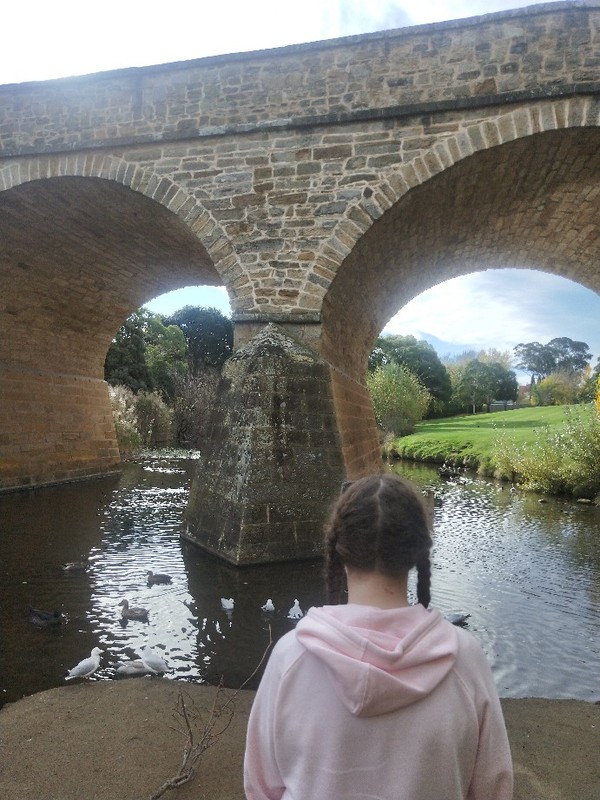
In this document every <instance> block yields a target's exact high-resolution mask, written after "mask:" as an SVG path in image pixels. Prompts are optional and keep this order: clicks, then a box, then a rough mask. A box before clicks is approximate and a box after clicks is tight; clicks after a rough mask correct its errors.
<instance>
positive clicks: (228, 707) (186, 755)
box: [149, 626, 273, 800]
mask: <svg viewBox="0 0 600 800" xmlns="http://www.w3.org/2000/svg"><path fill="white" fill-rule="evenodd" d="M272 643H273V638H272V634H271V626H269V642H268V644H267V646H266V648H265V652H264V653H263V655H262V658H261V659H260V661H259V662H258V664H257V666H256V667H255V669H254V670H253V671H252V673H251V674H250V675H249V676H248V677H247V678H246V680H245V681H244V682H243V683H242V685H241V686H240V687H239V688H238V689H236V690H235V691H234V692H232V693H231V694H229V696H227V695H228V693H227V690H226V689H225V687H224V686H223V681H222V680H221V682H220V683H219V686H218V688H217V693H216V694H215V697H214V700H213V704H212V706H211V709H210V712H209V715H208V720H207V721H206V723H205V724H204V725H202V727H200V728H199V729H198V724H197V723H198V722H199V723H200V724H201V723H202V715H201V713H200V712H197V711H195V709H194V703H193V701H191V700H190V699H189V698H188V702H189V706H188V705H186V701H185V698H184V694H183V691H182V690H181V688H180V689H179V692H178V695H177V705H176V708H175V712H174V713H175V715H176V716H177V717H178V720H179V723H180V727H179V728H173V730H175V731H176V732H177V733H180V734H181V735H182V736H184V737H185V745H184V748H183V754H182V758H181V764H180V766H179V769H178V770H177V772H176V773H175V775H173V777H171V778H169V779H168V780H167V781H165V782H164V783H163V785H162V786H160V787H159V788H158V789H157V790H156V791H155V792H154V794H152V795H151V796H150V798H149V800H159V798H160V797H162V796H163V795H164V794H166V793H167V792H169V791H171V789H176V788H177V787H178V786H182V785H183V784H184V783H188V781H190V780H191V779H192V778H193V777H194V775H195V773H196V770H197V768H198V764H199V762H200V759H201V758H202V756H203V754H204V753H205V752H206V751H207V750H208V749H209V747H212V746H213V745H214V744H216V743H217V741H218V739H219V737H220V736H222V735H223V734H224V733H225V731H226V730H227V728H228V727H229V725H230V724H231V720H232V719H233V715H234V713H235V699H236V697H237V696H238V694H239V693H240V692H241V691H242V690H243V689H244V687H245V686H247V685H248V683H249V682H250V681H251V680H252V678H254V676H255V675H256V673H257V672H258V671H259V669H260V668H261V666H262V665H263V663H264V661H265V659H266V657H267V653H268V652H269V649H270V647H271V645H272Z"/></svg>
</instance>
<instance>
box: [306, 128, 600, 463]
mask: <svg viewBox="0 0 600 800" xmlns="http://www.w3.org/2000/svg"><path fill="white" fill-rule="evenodd" d="M598 141H599V140H598V130H597V128H571V129H562V130H552V131H548V132H545V133H538V134H535V135H532V136H528V137H524V138H521V139H517V140H515V141H512V142H510V143H507V144H504V145H498V146H496V147H492V148H489V149H484V150H481V151H479V152H477V153H475V154H473V155H471V156H469V157H467V158H464V159H462V160H461V161H458V162H457V163H456V164H454V165H453V166H452V167H449V168H448V169H445V170H444V171H442V172H440V173H438V174H437V175H435V176H434V177H431V178H430V179H429V180H426V181H425V182H423V183H422V184H420V185H419V186H417V187H415V188H413V189H412V190H410V191H409V192H407V193H405V194H404V195H403V196H402V197H401V199H400V200H399V201H398V202H397V203H395V205H394V206H392V207H391V208H390V209H389V210H388V211H387V212H386V213H385V214H383V215H382V216H381V217H380V218H379V219H378V220H377V221H376V222H374V224H373V225H372V226H371V228H370V229H369V230H368V231H367V232H366V233H365V234H364V236H362V238H361V239H360V240H359V241H358V243H357V244H356V246H355V247H354V248H353V250H352V252H351V253H350V254H349V255H348V256H347V257H346V259H345V260H344V261H343V263H342V264H341V265H340V267H339V269H338V271H337V274H336V277H335V279H334V280H333V281H332V284H331V287H330V289H329V291H328V293H327V295H326V297H325V300H324V303H323V323H322V340H321V353H322V355H323V357H324V358H325V359H326V360H327V361H328V362H329V363H330V364H331V365H332V382H333V383H332V385H333V392H334V398H335V404H336V408H337V412H338V424H339V426H340V437H341V441H342V447H343V449H344V454H345V465H346V470H347V473H348V474H349V476H350V477H356V476H357V475H359V474H361V473H362V472H364V471H365V470H367V469H373V468H374V467H375V468H376V464H377V458H378V447H377V441H376V439H375V438H374V436H373V429H374V428H373V421H372V416H371V415H370V413H369V408H370V402H369V399H368V396H367V394H366V389H365V386H364V376H365V372H366V363H367V358H368V355H369V353H370V351H371V349H372V346H373V342H374V340H375V338H376V337H377V336H378V335H379V332H380V331H381V330H382V329H383V327H384V326H385V324H386V323H387V322H388V320H389V319H390V318H391V317H392V316H393V315H394V314H395V313H396V312H397V311H398V309H399V308H401V307H402V306H403V305H405V304H406V303H407V302H408V301H409V300H411V299H412V298H413V297H416V296H417V295H418V294H420V293H421V292H423V291H425V290H426V289H428V288H431V287H432V286H434V285H436V284H438V283H441V282H443V281H445V280H447V279H449V278H453V277H457V276H460V275H465V274H467V273H469V272H475V271H478V270H481V269H492V268H501V267H515V268H529V269H538V270H541V271H547V272H552V273H554V274H557V275H562V276H564V277H568V278H571V279H572V280H575V281H577V282H579V283H581V284H582V285H584V286H586V287H588V288H590V289H592V290H594V291H596V292H598V293H600V266H599V264H600V261H599V257H600V223H599V222H598V220H599V219H600V148H598Z"/></svg>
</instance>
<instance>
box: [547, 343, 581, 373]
mask: <svg viewBox="0 0 600 800" xmlns="http://www.w3.org/2000/svg"><path fill="white" fill-rule="evenodd" d="M546 347H548V349H549V350H550V352H551V353H552V356H553V358H554V369H553V372H566V373H571V374H575V373H578V372H582V371H583V370H584V369H585V368H586V367H587V366H588V364H589V363H590V361H591V360H592V354H591V353H590V348H589V346H588V345H587V344H586V343H585V342H574V341H573V339H569V338H568V336H561V337H559V338H558V339H551V340H550V341H549V342H548V344H547V345H546Z"/></svg>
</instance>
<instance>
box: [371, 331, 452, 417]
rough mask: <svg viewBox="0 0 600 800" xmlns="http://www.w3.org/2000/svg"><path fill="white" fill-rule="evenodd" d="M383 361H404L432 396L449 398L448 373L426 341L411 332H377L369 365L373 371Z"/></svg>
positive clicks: (401, 362)
mask: <svg viewBox="0 0 600 800" xmlns="http://www.w3.org/2000/svg"><path fill="white" fill-rule="evenodd" d="M385 364H401V365H404V366H405V367H406V368H407V369H409V370H410V371H411V372H412V373H413V375H416V376H417V378H418V379H419V380H420V381H421V383H422V384H423V386H424V387H425V388H426V389H427V391H428V392H429V393H430V394H431V397H432V398H433V399H434V400H436V401H439V402H440V403H443V402H446V401H448V400H449V399H450V395H451V394H452V384H451V383H450V376H449V375H448V371H447V370H446V367H445V366H444V365H443V364H442V362H441V361H440V359H439V357H438V355H437V353H436V352H435V350H434V348H433V347H432V346H431V345H430V344H429V342H426V341H424V340H420V341H418V340H417V339H415V337H414V336H380V337H379V338H378V339H377V341H376V342H375V348H374V350H373V352H372V353H371V355H370V357H369V369H370V370H371V371H373V370H375V369H376V368H377V367H381V366H384V365H385Z"/></svg>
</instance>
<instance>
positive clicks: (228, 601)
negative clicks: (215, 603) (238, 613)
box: [221, 597, 235, 611]
mask: <svg viewBox="0 0 600 800" xmlns="http://www.w3.org/2000/svg"><path fill="white" fill-rule="evenodd" d="M234 602H235V601H234V599H233V597H229V598H227V597H222V598H221V605H222V606H223V609H224V611H233V605H234Z"/></svg>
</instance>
